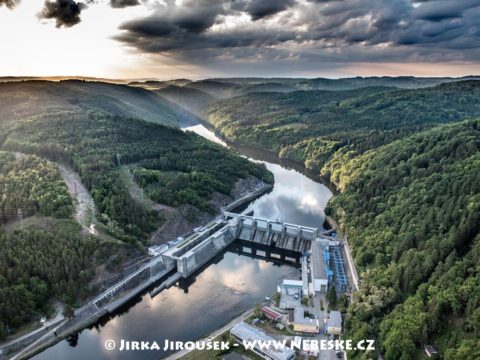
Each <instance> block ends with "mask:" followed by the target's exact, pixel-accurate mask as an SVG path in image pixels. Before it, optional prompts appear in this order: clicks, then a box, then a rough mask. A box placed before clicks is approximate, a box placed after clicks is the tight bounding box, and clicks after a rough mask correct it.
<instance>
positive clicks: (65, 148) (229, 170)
mask: <svg viewBox="0 0 480 360" xmlns="http://www.w3.org/2000/svg"><path fill="white" fill-rule="evenodd" d="M1 130H2V131H3V133H6V134H8V136H7V137H6V139H5V141H4V145H3V146H4V148H6V149H9V150H15V151H21V152H25V153H32V154H38V155H40V156H43V157H46V158H48V159H51V160H53V161H58V162H61V163H66V164H69V165H71V166H72V167H73V168H74V169H75V170H76V171H77V172H78V173H79V174H80V176H81V178H82V181H83V182H84V184H85V185H86V187H87V188H88V190H89V191H90V193H91V195H92V197H93V199H94V201H95V204H96V205H97V208H98V210H99V212H100V216H99V220H100V221H102V222H103V223H104V224H105V225H106V226H107V228H108V230H109V231H110V233H111V234H112V235H114V236H115V237H117V238H119V239H123V240H125V241H127V242H130V243H138V242H139V241H143V240H144V239H145V238H146V236H147V235H148V234H149V233H150V232H151V231H153V230H154V229H155V227H156V226H157V225H158V224H157V223H158V221H159V216H158V214H157V213H156V212H155V211H152V210H148V209H146V208H145V207H144V206H143V205H142V204H139V203H137V202H135V201H134V200H133V199H132V198H131V197H130V195H129V193H128V189H126V188H125V184H124V183H123V182H122V180H121V177H120V176H119V174H118V164H119V163H120V164H135V163H138V167H137V168H136V169H137V170H136V171H137V173H136V174H137V175H136V178H137V180H138V181H139V182H140V183H141V184H142V185H144V186H146V185H147V184H152V181H153V182H157V183H158V185H157V186H154V188H155V191H154V192H152V195H154V198H155V199H156V200H158V201H163V200H165V201H167V202H168V203H169V204H172V205H175V206H177V205H181V204H185V203H190V204H192V205H195V206H199V207H200V208H201V209H202V210H209V207H208V201H209V199H210V196H211V195H212V193H213V192H214V191H220V192H223V193H225V194H229V193H230V191H231V190H232V188H233V185H234V183H235V182H236V180H238V179H240V178H242V177H246V176H248V175H253V176H256V177H259V178H260V177H264V178H265V179H266V180H267V181H270V182H271V181H273V179H272V177H271V174H270V173H269V172H268V171H267V170H266V169H265V167H263V166H260V165H257V164H254V163H251V162H249V161H248V160H246V159H243V158H240V157H239V156H237V155H235V154H234V153H232V152H231V151H229V150H226V149H225V148H223V147H221V146H219V145H216V144H212V143H210V142H208V141H207V140H205V139H203V138H201V137H199V136H197V135H196V134H193V133H190V132H186V133H185V132H183V131H181V130H179V129H176V128H171V127H164V126H161V125H158V124H154V123H148V122H145V121H142V120H136V119H131V118H124V117H117V116H110V115H104V114H101V113H100V114H99V113H94V112H90V113H88V114H84V115H79V114H76V113H69V112H64V113H57V114H50V115H42V116H35V117H31V118H27V119H24V120H23V121H12V122H5V123H3V124H2V128H1ZM142 168H144V169H145V170H144V171H143V172H142V171H141V170H142ZM148 171H150V173H151V172H152V171H157V172H156V173H155V174H157V175H158V174H160V175H159V176H157V179H156V180H152V177H151V176H146V174H147V172H148ZM158 171H161V172H167V173H168V174H169V176H170V174H172V173H175V174H176V175H175V176H176V180H181V181H173V182H172V181H170V182H165V181H163V179H164V177H165V176H166V175H165V176H163V175H162V174H161V173H159V172H158ZM149 189H150V188H149ZM161 193H164V194H167V195H168V198H167V196H162V195H161ZM170 197H171V198H172V199H175V200H174V201H173V200H169V199H170Z"/></svg>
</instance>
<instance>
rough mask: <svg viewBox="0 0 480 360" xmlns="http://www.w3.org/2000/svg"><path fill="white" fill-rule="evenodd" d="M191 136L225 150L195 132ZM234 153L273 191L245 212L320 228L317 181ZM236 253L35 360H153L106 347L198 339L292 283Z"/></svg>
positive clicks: (279, 270) (251, 153)
mask: <svg viewBox="0 0 480 360" xmlns="http://www.w3.org/2000/svg"><path fill="white" fill-rule="evenodd" d="M189 129H190V130H192V131H195V132H197V133H199V134H200V135H202V136H204V137H206V138H209V139H210V140H212V141H215V142H217V143H220V144H222V145H225V142H222V141H221V140H220V139H218V138H217V137H216V136H215V135H214V134H213V133H212V132H210V131H209V130H207V129H206V128H204V127H203V126H201V125H197V126H194V127H190V128H189ZM237 150H238V151H241V152H242V153H243V154H244V155H245V156H248V157H253V158H254V159H258V160H262V161H263V162H265V164H266V166H267V168H268V169H269V170H270V171H271V172H272V173H273V174H274V176H275V186H274V188H273V190H272V191H271V192H270V193H268V194H266V195H264V196H262V197H261V198H259V199H257V200H256V201H255V202H253V203H252V204H250V205H249V206H248V209H249V210H253V211H254V212H255V215H257V216H260V217H265V218H270V219H278V218H279V219H282V220H283V221H288V222H293V223H297V224H302V225H307V226H321V225H322V223H323V218H324V215H323V209H324V207H325V205H326V203H327V201H328V199H329V198H330V197H331V195H332V194H331V192H330V190H328V188H327V187H326V186H325V185H323V184H321V183H318V182H316V181H314V180H312V179H316V177H315V176H314V175H312V174H308V173H306V174H302V173H301V172H299V171H298V169H297V170H295V169H293V168H292V167H295V165H294V164H293V165H292V167H290V166H288V165H286V164H285V163H283V164H276V163H275V161H274V159H273V158H274V157H273V156H272V154H268V153H267V155H268V156H270V157H271V161H268V160H269V158H268V156H267V157H265V156H264V155H265V153H264V152H263V154H262V151H257V150H252V149H249V150H248V151H247V150H246V149H245V151H243V150H239V149H238V148H237ZM277 160H278V159H277ZM235 246H238V243H237V244H235V243H234V244H232V248H231V249H229V250H231V251H237V252H238V253H241V252H242V251H240V250H239V249H238V247H237V248H235ZM238 253H233V252H226V253H224V254H220V255H219V257H216V258H215V259H214V261H213V262H212V263H210V264H209V265H208V266H207V267H206V268H204V269H202V271H201V272H199V273H197V274H196V275H195V276H193V277H190V278H189V279H187V280H184V281H181V282H180V284H179V286H176V287H173V288H170V289H168V290H164V291H162V292H161V293H160V294H158V295H157V296H156V297H155V298H153V299H151V298H150V296H149V295H148V294H145V295H143V296H139V297H137V298H135V299H134V300H133V301H132V302H130V303H129V304H128V305H127V306H125V307H124V308H122V309H119V311H117V312H116V313H115V315H112V316H111V317H109V318H104V319H102V320H101V322H99V323H98V324H96V325H95V326H94V327H92V328H89V329H86V330H84V331H82V332H81V333H80V334H79V335H78V336H75V337H72V338H71V339H70V341H62V342H60V343H59V344H57V345H55V346H53V347H51V348H49V349H47V350H46V351H44V352H43V353H41V354H39V355H37V356H36V357H35V359H39V360H52V359H53V360H56V359H72V360H77V359H78V360H83V359H128V360H130V359H139V358H141V359H142V360H143V359H146V360H149V359H152V360H153V359H159V358H161V357H162V356H165V355H166V354H165V353H162V352H157V351H153V352H150V351H143V352H141V353H139V352H118V351H108V350H106V349H105V347H104V344H105V341H106V340H109V339H113V340H115V341H117V342H118V341H119V340H120V339H125V340H143V341H157V342H158V343H161V342H163V341H164V340H165V339H169V340H194V339H198V338H200V337H202V336H205V335H207V334H209V333H211V332H212V331H214V330H216V329H218V328H219V327H221V326H223V325H224V324H226V323H227V322H228V321H229V320H231V319H232V318H234V317H235V316H237V315H238V314H240V313H242V312H243V311H245V310H247V309H250V308H251V307H252V306H254V305H256V304H258V303H259V302H260V301H261V300H263V299H264V298H265V296H271V295H272V294H273V293H274V292H275V291H276V287H277V284H279V283H280V282H281V281H282V279H283V278H298V275H299V272H298V270H297V269H296V268H295V267H292V266H289V265H285V264H284V265H280V264H278V263H273V262H267V261H265V260H262V259H258V258H253V257H252V256H248V255H239V254H238ZM257 255H258V254H257ZM294 260H295V259H294Z"/></svg>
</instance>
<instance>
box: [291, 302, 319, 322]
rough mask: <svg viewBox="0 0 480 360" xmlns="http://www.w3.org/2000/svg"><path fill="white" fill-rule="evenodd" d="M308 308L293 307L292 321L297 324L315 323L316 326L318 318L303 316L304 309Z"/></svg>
mask: <svg viewBox="0 0 480 360" xmlns="http://www.w3.org/2000/svg"><path fill="white" fill-rule="evenodd" d="M307 310H308V309H306V308H304V307H303V306H298V307H296V308H295V310H294V312H293V322H294V323H295V324H299V325H316V326H318V324H319V321H318V319H311V318H309V317H305V311H307Z"/></svg>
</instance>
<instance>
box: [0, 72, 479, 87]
mask: <svg viewBox="0 0 480 360" xmlns="http://www.w3.org/2000/svg"><path fill="white" fill-rule="evenodd" d="M359 78H360V79H369V78H378V79H381V78H392V79H394V78H413V79H459V80H460V79H467V78H480V75H473V74H470V75H462V76H414V75H398V76H391V75H374V76H363V75H353V76H348V77H323V76H320V77H286V76H285V77H280V76H273V77H270V76H268V77H262V76H225V77H206V78H199V79H193V78H186V77H178V78H169V79H160V78H107V77H94V76H81V75H49V76H21V75H19V76H11V75H0V83H6V82H12V81H9V80H6V79H13V80H17V79H18V81H51V82H59V81H68V80H79V81H87V82H88V81H92V82H124V83H125V85H128V84H130V83H133V82H140V83H143V82H171V81H179V80H187V81H191V82H199V81H205V80H233V79H240V80H245V79H254V80H255V79H258V80H315V79H325V80H345V79H359ZM474 80H477V79H474Z"/></svg>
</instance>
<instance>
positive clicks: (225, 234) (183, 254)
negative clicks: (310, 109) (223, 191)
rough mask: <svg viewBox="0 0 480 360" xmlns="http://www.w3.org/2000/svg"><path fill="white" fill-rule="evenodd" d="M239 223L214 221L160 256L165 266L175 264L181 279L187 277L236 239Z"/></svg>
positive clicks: (219, 219) (218, 219)
mask: <svg viewBox="0 0 480 360" xmlns="http://www.w3.org/2000/svg"><path fill="white" fill-rule="evenodd" d="M238 232H239V222H238V221H237V220H234V221H229V222H225V221H223V220H222V219H221V218H217V219H215V220H214V221H213V222H211V223H209V224H208V225H207V226H204V227H203V228H201V229H200V231H199V232H196V233H194V234H192V235H191V236H189V237H187V238H186V239H185V240H184V241H182V242H181V243H179V244H177V245H175V246H174V247H172V248H170V249H168V250H167V251H165V252H164V253H163V254H162V260H163V262H164V263H165V264H175V265H176V267H177V271H178V272H179V273H180V274H181V275H182V277H183V278H187V277H189V276H190V275H191V274H193V273H194V272H195V271H196V270H198V269H199V268H200V267H202V266H203V265H205V264H206V263H207V262H208V261H209V260H210V259H212V258H213V257H214V256H215V255H217V254H218V253H219V252H220V251H222V250H223V249H225V248H226V247H227V246H228V245H230V244H231V243H232V242H234V241H235V240H236V239H237V238H238Z"/></svg>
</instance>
